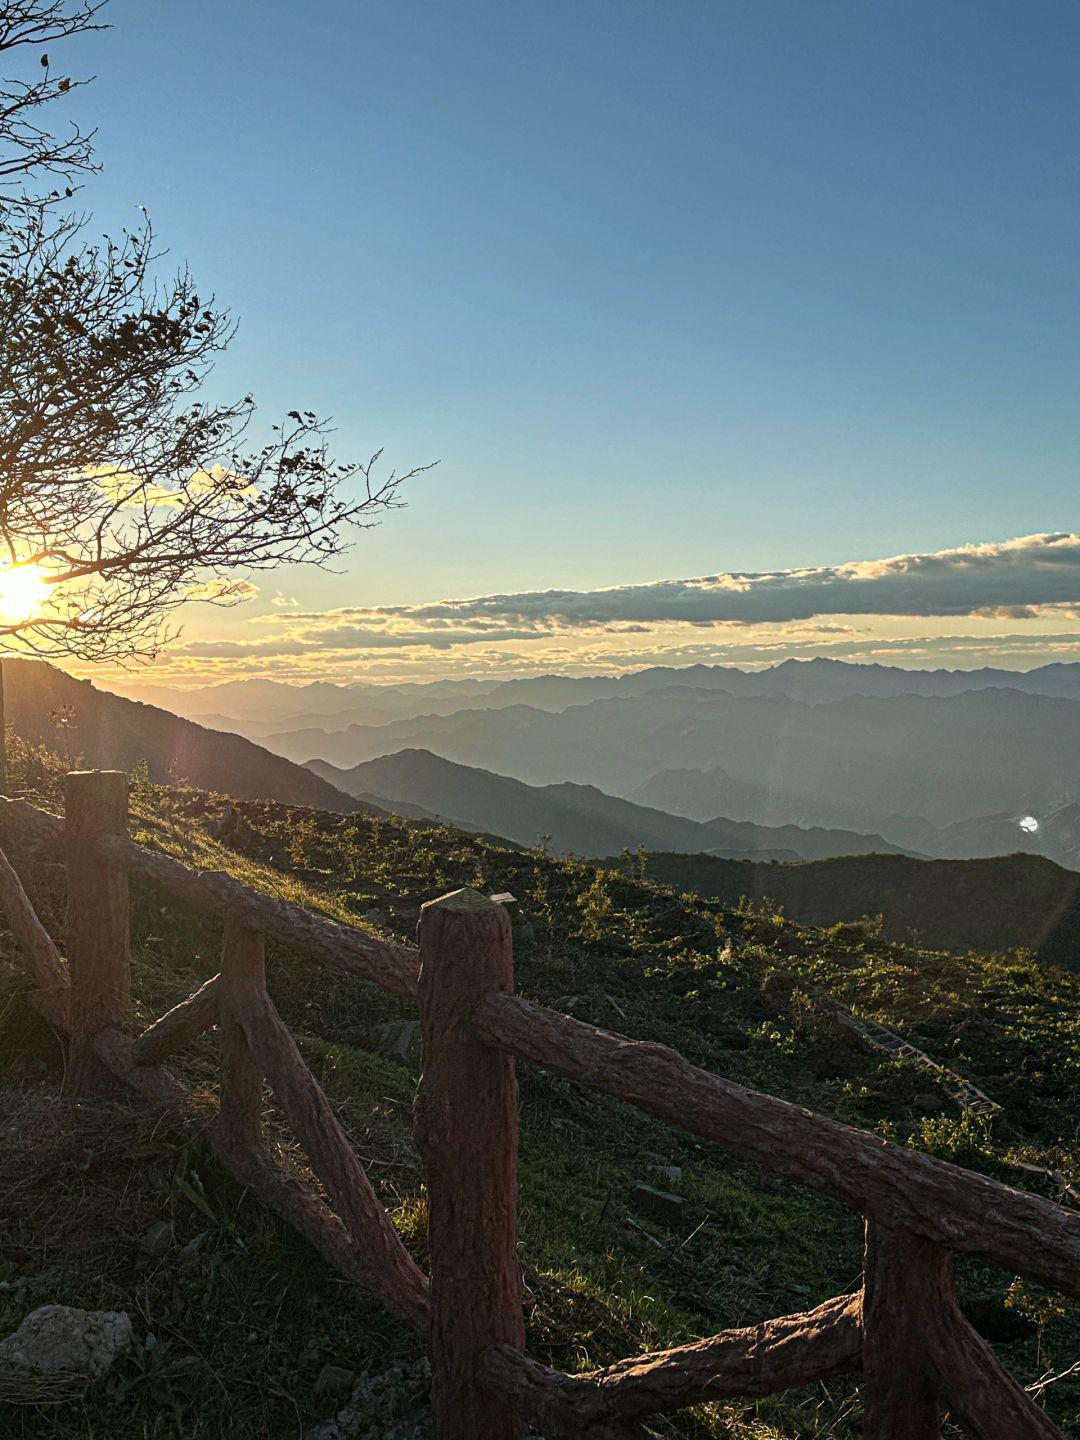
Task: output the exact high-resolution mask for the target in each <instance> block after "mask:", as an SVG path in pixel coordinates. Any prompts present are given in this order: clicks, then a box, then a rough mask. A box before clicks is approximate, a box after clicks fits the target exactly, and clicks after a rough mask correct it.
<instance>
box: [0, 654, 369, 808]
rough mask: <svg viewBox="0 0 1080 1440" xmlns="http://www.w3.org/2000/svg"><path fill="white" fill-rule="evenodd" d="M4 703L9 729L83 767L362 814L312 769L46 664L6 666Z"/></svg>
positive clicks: (357, 805)
mask: <svg viewBox="0 0 1080 1440" xmlns="http://www.w3.org/2000/svg"><path fill="white" fill-rule="evenodd" d="M4 699H5V704H6V711H7V723H8V725H10V726H11V727H12V728H13V729H14V730H15V731H16V732H17V733H18V734H19V735H20V736H22V737H23V739H25V740H29V741H31V742H32V743H34V744H45V745H47V746H49V747H51V748H59V749H62V750H64V751H65V753H66V754H67V755H68V757H69V758H70V759H71V760H72V761H73V762H75V763H79V764H86V765H90V766H96V767H98V768H100V769H117V770H132V769H134V767H135V766H136V765H139V764H142V763H145V764H146V766H147V767H148V769H149V773H150V776H151V778H152V779H154V780H156V781H158V782H160V783H166V782H168V781H169V780H170V779H171V778H173V777H177V778H180V779H183V780H186V781H188V782H189V783H191V784H193V785H204V786H206V787H207V788H208V789H211V790H223V791H227V792H228V793H229V794H230V795H233V796H235V797H237V798H238V799H257V798H261V797H265V798H269V799H275V800H282V801H284V802H285V803H286V804H291V805H319V806H322V807H323V808H324V809H328V810H343V811H351V810H356V809H358V808H362V806H361V804H360V802H359V801H357V800H355V799H353V798H352V797H351V796H349V795H346V794H344V793H343V792H342V791H340V790H335V789H334V787H333V786H332V785H329V784H327V782H326V781H325V780H323V779H321V778H320V777H319V776H317V775H315V774H313V773H312V772H311V771H310V770H305V769H304V768H303V766H301V765H294V764H293V763H292V762H291V761H289V760H284V759H282V757H281V756H280V755H272V754H271V753H270V752H269V751H268V750H263V749H262V748H261V747H260V746H258V745H254V744H252V742H251V741H250V740H244V739H242V738H241V737H240V736H239V735H226V734H222V733H221V732H220V731H217V730H206V729H204V728H203V727H202V726H201V725H195V724H193V723H192V722H191V721H190V720H183V719H181V718H180V717H179V716H178V715H171V714H169V712H168V711H166V710H158V709H156V708H155V707H154V706H152V705H142V704H139V703H138V702H137V701H134V700H125V699H123V698H121V697H120V696H119V695H111V694H109V692H108V691H107V690H99V689H97V687H96V686H94V685H92V684H91V683H90V682H89V680H75V679H73V678H72V676H70V675H65V674H64V672H63V671H62V670H57V669H56V667H55V666H54V665H46V664H45V663H44V662H43V661H40V660H12V659H6V660H5V661H4Z"/></svg>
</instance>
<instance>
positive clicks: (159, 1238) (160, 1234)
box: [139, 1220, 176, 1257]
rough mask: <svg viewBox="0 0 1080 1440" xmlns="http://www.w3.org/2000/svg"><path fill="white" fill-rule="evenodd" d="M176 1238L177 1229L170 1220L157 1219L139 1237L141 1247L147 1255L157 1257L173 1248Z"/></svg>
mask: <svg viewBox="0 0 1080 1440" xmlns="http://www.w3.org/2000/svg"><path fill="white" fill-rule="evenodd" d="M175 1239H176V1234H175V1231H174V1230H173V1227H172V1226H171V1225H170V1224H169V1222H168V1220H155V1222H154V1224H153V1225H151V1226H150V1228H149V1229H148V1230H146V1231H144V1232H143V1234H142V1235H141V1236H140V1237H139V1249H140V1250H142V1251H143V1252H144V1253H145V1254H147V1255H152V1256H154V1257H157V1256H159V1255H164V1254H165V1253H166V1251H168V1250H171V1249H172V1244H173V1241H174V1240H175Z"/></svg>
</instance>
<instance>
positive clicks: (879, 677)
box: [130, 657, 1080, 736]
mask: <svg viewBox="0 0 1080 1440" xmlns="http://www.w3.org/2000/svg"><path fill="white" fill-rule="evenodd" d="M672 688H681V689H694V690H717V691H722V692H724V693H726V694H730V695H742V696H757V695H785V696H787V697H788V698H789V699H794V700H804V701H806V702H807V703H811V704H818V703H822V702H828V701H830V700H842V699H846V698H848V697H850V696H852V695H869V696H877V697H879V698H881V697H889V696H894V695H926V696H947V695H959V694H961V693H963V692H965V691H969V690H987V689H1013V690H1022V691H1024V692H1025V693H1027V694H1032V695H1051V696H1056V697H1058V698H1060V699H1073V700H1076V699H1080V663H1072V664H1061V663H1055V664H1050V665H1041V666H1039V667H1037V668H1036V669H1033V670H1027V671H1017V670H1001V669H996V668H990V667H984V668H982V669H978V670H907V669H901V668H900V667H898V666H889V665H862V664H855V663H852V662H849V661H843V660H831V659H828V658H824V657H819V658H817V659H813V660H785V661H783V662H782V663H781V664H778V665H773V666H770V667H768V668H767V669H764V670H740V669H739V668H738V667H736V666H733V665H689V666H684V667H674V666H653V667H651V668H649V669H645V670H637V671H634V672H633V673H631V674H626V675H586V676H570V675H538V676H532V677H528V678H523V679H512V680H435V681H428V682H423V683H410V684H401V685H372V684H365V683H357V684H351V685H335V684H331V683H328V682H326V681H314V682H312V683H311V684H307V685H287V684H284V683H282V682H280V681H274V680H255V679H252V680H229V681H225V682H224V683H221V684H216V685H206V686H199V687H196V688H194V689H188V690H179V689H174V688H171V687H167V686H153V685H140V684H138V683H134V684H133V685H132V687H131V691H130V693H131V694H132V695H133V696H134V698H137V699H141V700H144V701H146V702H148V703H150V704H154V705H159V706H161V707H162V708H164V709H166V710H171V711H173V712H174V713H176V714H179V715H184V716H187V717H188V718H189V719H195V720H198V721H200V722H201V723H203V724H208V725H209V724H214V725H215V726H216V727H219V728H225V729H234V730H237V731H238V732H239V733H242V734H252V735H257V736H261V735H267V734H273V733H285V732H288V731H296V730H300V729H309V728H311V729H320V728H321V729H324V730H326V731H334V730H341V729H344V728H345V727H346V726H347V725H350V724H359V725H380V724H385V723H387V722H389V721H391V720H395V719H399V720H400V719H408V718H411V717H415V716H418V715H447V714H451V713H452V712H453V711H455V710H463V709H485V710H492V709H505V708H506V707H507V706H510V705H528V706H530V707H531V708H533V709H536V710H555V711H558V710H565V709H567V708H568V707H569V706H571V705H586V704H589V703H591V702H592V701H593V700H608V699H618V698H627V697H632V696H635V695H644V694H648V693H649V692H651V691H654V690H667V689H672Z"/></svg>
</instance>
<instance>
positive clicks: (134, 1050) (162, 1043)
mask: <svg viewBox="0 0 1080 1440" xmlns="http://www.w3.org/2000/svg"><path fill="white" fill-rule="evenodd" d="M228 923H229V922H228V921H226V925H228ZM220 992H221V976H220V975H212V976H211V977H210V979H209V980H207V981H205V982H204V983H203V984H202V985H200V986H199V988H198V990H196V991H194V992H193V993H192V994H191V995H189V996H188V997H187V999H186V1000H181V1001H180V1003H179V1005H174V1006H173V1008H172V1009H171V1010H166V1012H165V1014H164V1015H162V1016H161V1018H160V1019H159V1020H155V1021H154V1023H153V1024H152V1025H148V1026H147V1027H146V1029H145V1030H144V1031H143V1032H142V1034H141V1035H139V1036H138V1038H137V1039H135V1040H133V1041H132V1045H131V1054H132V1058H133V1059H134V1061H135V1063H136V1065H160V1064H161V1062H162V1060H164V1059H166V1058H167V1057H168V1056H169V1055H171V1054H172V1053H173V1052H174V1051H175V1050H179V1049H181V1048H182V1047H183V1046H184V1045H188V1044H190V1043H191V1041H192V1040H195V1039H197V1038H198V1037H199V1036H200V1035H201V1034H202V1033H203V1031H204V1030H212V1029H213V1028H214V1026H215V1025H216V1024H217V1023H218V1001H219V997H220Z"/></svg>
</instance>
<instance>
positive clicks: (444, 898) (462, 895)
mask: <svg viewBox="0 0 1080 1440" xmlns="http://www.w3.org/2000/svg"><path fill="white" fill-rule="evenodd" d="M433 909H439V910H501V909H502V906H501V905H499V904H498V903H497V902H496V901H494V900H493V899H492V898H491V896H490V895H483V894H481V892H480V891H479V890H474V889H473V888H472V886H471V885H463V886H462V888H461V889H460V890H451V891H450V893H449V895H440V896H439V898H438V899H437V900H426V901H425V902H424V904H423V905H421V906H420V913H421V914H423V912H424V911H425V910H433Z"/></svg>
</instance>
